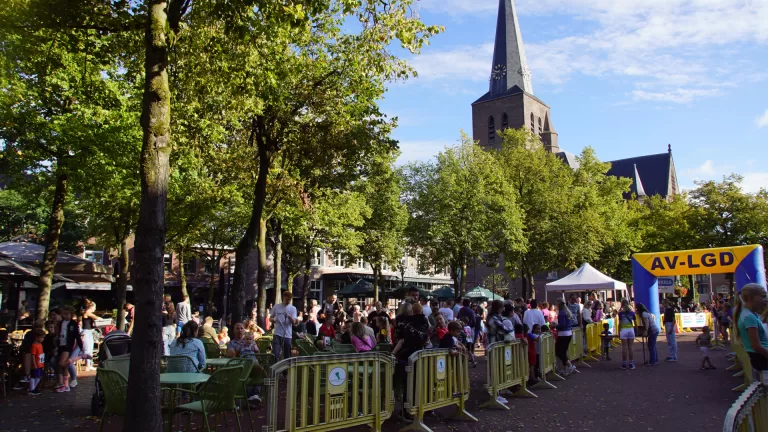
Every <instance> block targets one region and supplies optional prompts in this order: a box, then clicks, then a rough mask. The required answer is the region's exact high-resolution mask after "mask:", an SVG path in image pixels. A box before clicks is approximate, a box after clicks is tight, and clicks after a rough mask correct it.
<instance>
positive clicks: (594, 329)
mask: <svg viewBox="0 0 768 432" xmlns="http://www.w3.org/2000/svg"><path fill="white" fill-rule="evenodd" d="M602 326H603V325H602V323H592V324H587V328H586V335H587V355H586V357H585V360H594V361H600V359H599V357H600V354H601V349H602V348H601V345H600V340H601V336H600V333H602V331H603V330H602Z"/></svg>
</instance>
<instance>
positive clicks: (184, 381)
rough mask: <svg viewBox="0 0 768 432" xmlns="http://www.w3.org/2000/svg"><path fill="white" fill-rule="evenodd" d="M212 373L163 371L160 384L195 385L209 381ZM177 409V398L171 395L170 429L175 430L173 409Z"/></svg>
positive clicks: (175, 385)
mask: <svg viewBox="0 0 768 432" xmlns="http://www.w3.org/2000/svg"><path fill="white" fill-rule="evenodd" d="M208 378H210V375H206V374H204V373H194V372H174V373H161V374H160V385H161V386H162V385H170V386H174V387H180V386H195V385H197V384H202V383H204V382H206V381H208ZM175 409H176V407H175V400H174V398H173V395H171V406H170V409H169V410H168V431H169V432H170V431H172V430H173V411H174V410H175Z"/></svg>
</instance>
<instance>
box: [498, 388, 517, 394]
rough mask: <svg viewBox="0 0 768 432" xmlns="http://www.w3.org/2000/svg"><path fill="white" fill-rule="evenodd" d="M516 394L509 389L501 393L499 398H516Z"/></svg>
mask: <svg viewBox="0 0 768 432" xmlns="http://www.w3.org/2000/svg"><path fill="white" fill-rule="evenodd" d="M514 395H515V394H514V393H512V392H511V391H510V390H509V389H504V390H502V391H500V392H499V396H514Z"/></svg>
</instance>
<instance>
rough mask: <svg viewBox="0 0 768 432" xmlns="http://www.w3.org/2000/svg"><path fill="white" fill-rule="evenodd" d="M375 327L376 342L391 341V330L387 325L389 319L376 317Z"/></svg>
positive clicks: (389, 342)
mask: <svg viewBox="0 0 768 432" xmlns="http://www.w3.org/2000/svg"><path fill="white" fill-rule="evenodd" d="M376 328H377V329H378V330H379V333H378V335H376V338H377V339H378V340H377V343H380V344H381V343H388V344H391V343H392V330H391V329H390V327H389V319H388V318H387V317H384V316H380V317H377V318H376Z"/></svg>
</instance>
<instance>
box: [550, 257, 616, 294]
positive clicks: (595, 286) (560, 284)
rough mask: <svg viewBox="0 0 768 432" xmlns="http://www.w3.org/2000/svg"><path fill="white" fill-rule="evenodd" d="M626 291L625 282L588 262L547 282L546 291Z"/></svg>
mask: <svg viewBox="0 0 768 432" xmlns="http://www.w3.org/2000/svg"><path fill="white" fill-rule="evenodd" d="M613 290H617V291H626V290H627V284H625V283H624V282H621V281H617V280H615V279H612V278H611V277H610V276H606V275H604V274H602V273H600V272H599V271H597V269H595V268H594V267H592V266H591V265H589V264H588V263H584V264H582V266H581V267H579V268H578V269H576V270H575V271H574V272H573V273H571V274H569V275H568V276H566V277H564V278H562V279H560V280H557V281H554V282H550V283H548V284H547V292H550V291H561V292H583V291H613Z"/></svg>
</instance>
